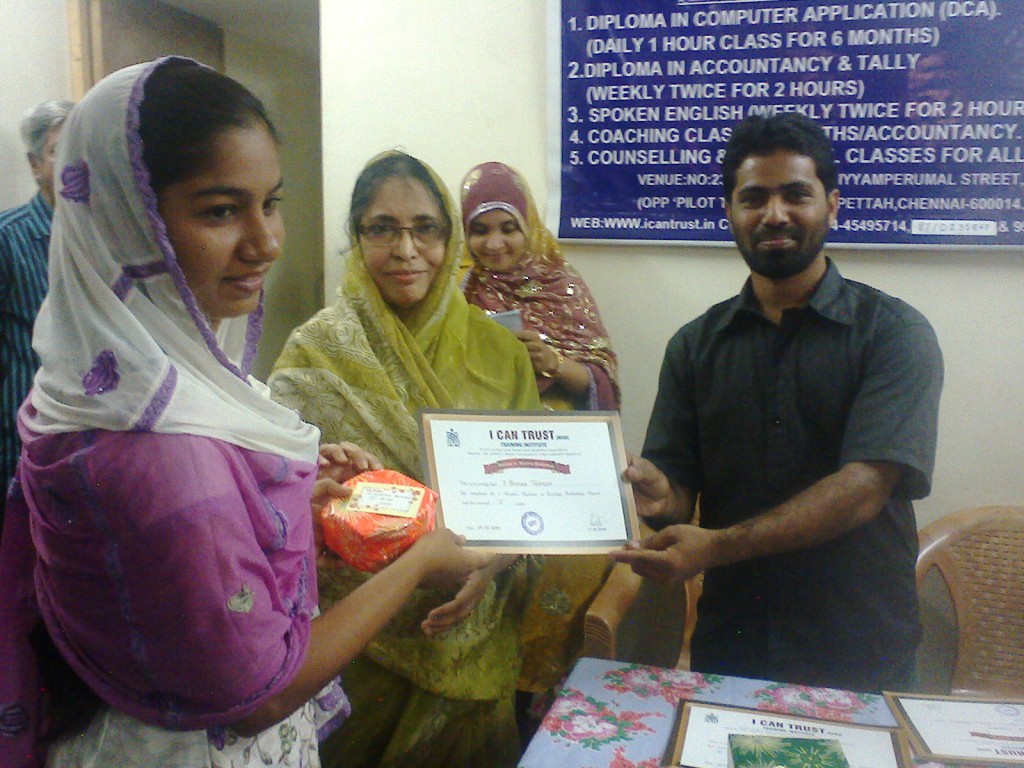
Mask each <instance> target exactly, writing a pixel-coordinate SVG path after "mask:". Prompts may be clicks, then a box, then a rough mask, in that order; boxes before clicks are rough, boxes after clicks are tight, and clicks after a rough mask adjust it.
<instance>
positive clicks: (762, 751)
mask: <svg viewBox="0 0 1024 768" xmlns="http://www.w3.org/2000/svg"><path fill="white" fill-rule="evenodd" d="M729 753H730V754H729V765H730V767H731V768H850V764H849V763H848V762H847V760H846V756H845V755H844V754H843V748H842V746H841V745H840V744H839V742H838V741H837V740H836V739H802V738H791V737H788V736H744V735H741V734H735V733H734V734H730V735H729Z"/></svg>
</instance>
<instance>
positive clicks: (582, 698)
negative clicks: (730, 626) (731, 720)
mask: <svg viewBox="0 0 1024 768" xmlns="http://www.w3.org/2000/svg"><path fill="white" fill-rule="evenodd" d="M683 701H702V702H707V703H712V704H728V705H731V706H736V707H747V708H748V709H759V710H763V711H765V712H778V713H780V714H789V715H803V716H806V717H818V718H823V719H826V720H835V721H838V722H847V723H860V724H863V725H881V726H888V727H890V728H891V727H894V726H895V725H896V721H895V720H894V719H893V717H892V714H891V713H890V712H889V708H888V706H886V703H885V700H884V699H883V698H882V697H881V696H875V695H873V694H869V693H852V692H850V691H839V690H835V689H832V688H811V687H808V686H802V685H787V684H785V683H773V682H770V681H767V680H749V679H746V678H742V677H725V676H723V675H704V674H701V673H699V672H685V671H683V670H679V669H662V668H660V667H648V666H644V665H642V664H623V663H621V662H617V661H606V660H603V659H580V660H579V662H578V663H577V664H576V667H575V668H574V669H573V671H572V672H571V673H570V675H569V677H568V678H567V679H566V681H565V684H564V685H563V686H562V688H561V690H560V691H559V693H558V698H557V699H556V700H555V702H554V704H553V705H552V706H551V709H550V710H549V711H548V713H547V715H546V716H545V718H544V720H543V722H542V723H541V726H540V729H539V730H538V731H537V734H536V736H534V737H533V740H532V741H531V742H530V746H529V748H528V749H527V750H526V753H525V754H524V755H523V757H522V759H521V760H520V762H519V768H552V767H554V768H658V766H660V765H662V760H663V758H664V757H665V755H666V752H667V751H668V746H669V741H670V740H671V739H672V737H673V735H674V729H675V724H676V710H677V709H678V707H679V706H680V702H683Z"/></svg>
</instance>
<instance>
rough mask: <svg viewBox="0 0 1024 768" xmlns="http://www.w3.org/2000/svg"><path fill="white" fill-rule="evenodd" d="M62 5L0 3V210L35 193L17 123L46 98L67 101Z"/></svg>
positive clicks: (34, 0)
mask: <svg viewBox="0 0 1024 768" xmlns="http://www.w3.org/2000/svg"><path fill="white" fill-rule="evenodd" d="M65 4H66V0H0V72H3V73H4V74H3V87H2V88H0V211H2V210H6V209H7V208H11V207H13V206H15V205H21V204H23V203H25V202H27V201H28V199H29V198H30V197H32V195H34V194H35V193H36V192H37V191H38V187H36V183H35V181H34V180H33V178H32V172H31V170H30V169H29V165H28V160H26V159H25V145H24V144H23V143H22V141H21V118H22V117H23V116H24V114H25V111H26V110H28V109H29V108H31V107H34V106H35V105H36V104H38V103H39V102H41V101H46V100H47V99H69V98H71V74H70V67H69V63H68V62H69V58H68V57H69V53H68V21H67V11H66V7H65Z"/></svg>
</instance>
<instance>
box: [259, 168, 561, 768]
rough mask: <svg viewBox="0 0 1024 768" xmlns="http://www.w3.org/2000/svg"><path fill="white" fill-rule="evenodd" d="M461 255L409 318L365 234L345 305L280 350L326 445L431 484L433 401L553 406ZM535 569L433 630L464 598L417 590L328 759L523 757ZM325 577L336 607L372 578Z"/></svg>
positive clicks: (285, 393) (510, 574) (383, 639)
mask: <svg viewBox="0 0 1024 768" xmlns="http://www.w3.org/2000/svg"><path fill="white" fill-rule="evenodd" d="M438 186H439V188H441V189H442V190H443V185H441V184H440V183H438ZM445 203H446V208H447V211H448V213H449V216H450V217H451V220H452V221H457V218H456V217H455V216H454V215H453V209H452V208H451V204H450V201H449V200H447V199H446V200H445ZM460 253H461V244H460V242H459V238H458V237H456V236H455V235H454V234H453V236H452V238H451V239H450V241H449V243H448V246H447V249H446V252H445V258H444V261H443V263H442V264H441V266H440V267H439V269H438V273H437V277H436V279H435V281H434V283H433V285H432V286H431V288H430V290H429V292H428V293H427V295H426V297H425V298H424V299H423V301H422V302H420V304H419V305H417V306H416V307H415V308H414V309H413V310H412V312H411V313H410V314H409V315H408V316H407V317H406V318H405V321H404V322H403V320H402V319H400V318H399V317H398V316H397V315H396V314H395V313H394V312H393V311H392V310H391V308H390V307H389V306H388V305H387V303H386V302H385V301H384V299H383V298H382V297H381V295H380V292H379V291H378V289H377V287H376V285H375V284H374V282H373V280H372V278H371V277H370V275H369V273H368V272H367V270H366V267H365V264H364V260H363V254H362V252H361V250H360V246H359V243H358V242H357V243H356V244H355V246H354V248H353V250H352V251H351V253H350V254H349V256H348V259H347V263H346V273H345V277H344V281H343V284H342V287H341V289H340V290H339V298H338V301H337V303H336V304H334V305H333V306H331V307H328V308H326V309H324V310H322V311H321V312H319V313H317V314H316V315H315V316H314V317H313V318H311V319H310V320H309V321H307V322H306V323H305V324H303V325H302V326H300V327H299V328H297V329H296V330H295V331H294V332H293V333H292V335H291V337H290V338H289V340H288V343H287V344H286V346H285V348H284V350H283V351H282V353H281V356H280V357H279V358H278V360H277V363H276V364H275V368H274V372H273V374H272V375H271V377H270V382H269V383H270V385H271V388H272V390H273V393H274V397H275V399H277V400H278V401H279V402H281V403H284V404H286V405H288V406H291V407H293V408H295V409H296V410H298V411H299V412H300V413H301V414H302V416H303V418H304V419H305V420H306V421H309V422H311V423H313V424H316V425H317V426H319V427H320V429H321V430H322V431H323V440H324V442H338V441H349V442H352V443H356V444H357V445H359V446H361V447H362V448H364V449H366V450H368V451H370V452H372V453H374V454H376V455H377V456H378V457H379V458H380V459H381V461H382V462H383V463H384V465H385V466H386V467H387V468H389V469H396V470H398V471H400V472H403V473H405V474H407V475H409V476H411V477H415V478H417V479H419V480H421V481H422V480H423V469H422V466H421V461H420V442H419V428H418V423H417V420H416V414H417V411H418V410H419V409H420V408H465V409H510V410H539V409H540V407H541V406H540V400H539V396H538V394H537V387H536V384H535V381H534V375H533V369H532V367H531V365H530V360H529V356H528V355H527V353H526V350H525V348H524V347H523V345H522V344H521V343H520V342H519V341H518V340H517V339H516V338H515V336H513V335H512V334H511V333H510V332H508V331H507V330H505V329H504V328H502V327H501V326H499V325H498V324H497V323H495V322H494V321H492V320H490V319H489V318H487V317H486V315H484V313H483V312H482V311H481V310H479V309H478V308H476V307H471V306H470V305H469V304H467V302H466V300H465V299H464V298H463V296H462V294H461V293H460V292H459V290H458V288H457V287H456V284H455V270H456V267H457V264H458V258H459V254H460ZM521 570H522V569H521V568H520V569H513V570H507V571H504V572H502V573H501V574H499V576H498V577H496V578H495V579H494V580H493V581H492V583H491V584H490V585H489V586H488V588H487V591H486V593H485V595H484V597H483V599H482V600H481V601H480V603H479V605H477V607H476V609H475V610H474V612H473V614H472V615H471V616H470V617H469V618H467V619H466V620H465V621H463V622H462V623H460V624H458V625H456V626H454V627H452V628H451V629H449V630H447V631H446V632H443V633H441V634H439V635H437V636H435V637H432V638H428V637H426V636H425V635H424V634H423V632H422V631H421V629H420V622H421V621H422V620H423V619H424V618H425V617H426V615H427V613H428V612H429V611H430V610H431V609H433V608H436V607H438V606H439V605H442V604H444V603H446V602H447V601H448V600H450V599H451V598H452V597H453V595H454V593H452V592H445V591H442V590H432V589H421V590H417V591H416V593H415V594H414V596H413V597H412V598H411V599H410V601H409V602H408V603H407V605H406V606H405V608H404V609H403V611H402V612H401V613H400V614H399V615H398V616H397V617H396V618H395V619H394V620H393V621H392V622H391V623H390V624H389V625H388V626H387V627H386V628H385V629H384V630H383V631H382V632H381V633H380V634H379V635H378V636H377V637H376V638H375V639H374V640H373V641H372V642H371V643H370V644H369V645H368V646H367V648H366V649H365V651H364V653H363V655H362V656H360V657H359V658H357V659H356V660H355V661H354V662H353V663H352V665H351V666H350V667H349V669H347V670H346V671H345V672H344V673H343V676H342V679H343V683H344V686H345V690H346V692H347V693H348V695H349V696H350V698H351V700H352V706H353V715H352V717H350V718H349V720H348V721H347V722H346V723H345V724H344V725H343V726H342V727H341V728H340V729H339V730H338V731H337V732H336V733H335V734H333V735H332V736H331V737H330V738H329V739H328V740H327V742H325V744H324V745H322V760H323V765H324V766H326V767H327V768H331V766H341V765H344V766H345V767H346V768H351V767H353V766H366V767H367V768H370V767H371V766H382V767H389V768H390V767H397V766H407V765H408V766H413V765H415V766H420V767H423V766H435V765H436V766H451V765H459V766H478V765H479V766H485V765H486V766H503V765H514V764H515V761H516V759H517V758H518V754H519V746H518V736H517V734H516V728H515V721H514V714H513V694H514V690H515V685H516V678H517V675H518V673H519V668H520V663H521V659H520V655H519V648H518V628H519V620H520V616H521V611H522V600H523V594H522V593H523V591H524V588H525V585H524V583H523V582H524V577H523V574H522V572H521ZM317 577H318V582H319V588H320V599H321V605H322V606H324V607H326V606H327V605H330V604H332V603H333V602H336V601H337V600H339V599H340V598H341V597H343V596H344V595H346V594H348V593H349V592H351V591H352V590H353V589H355V588H356V587H357V586H358V585H359V584H361V583H363V582H364V581H366V579H367V578H368V575H367V574H364V573H362V572H360V571H356V570H355V569H352V568H348V567H346V566H344V565H339V566H338V567H336V568H333V569H330V570H327V569H323V568H321V569H320V570H319V571H318V574H317Z"/></svg>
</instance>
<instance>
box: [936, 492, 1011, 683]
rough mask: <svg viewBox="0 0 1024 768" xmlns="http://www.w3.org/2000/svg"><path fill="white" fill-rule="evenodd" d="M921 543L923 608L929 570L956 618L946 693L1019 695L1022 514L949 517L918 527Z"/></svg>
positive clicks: (1003, 510)
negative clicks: (938, 583) (943, 590)
mask: <svg viewBox="0 0 1024 768" xmlns="http://www.w3.org/2000/svg"><path fill="white" fill-rule="evenodd" d="M920 543H921V552H920V555H919V556H918V560H917V587H918V591H919V593H920V594H921V595H922V601H924V588H925V586H926V582H927V580H929V579H931V578H932V574H933V573H934V572H933V570H932V569H934V571H935V572H937V573H938V575H939V576H940V577H941V580H942V582H943V583H944V586H945V589H946V590H948V594H949V600H950V602H951V604H952V609H953V616H954V617H955V629H956V632H955V635H956V648H955V653H954V658H953V663H952V676H951V678H950V682H949V688H950V692H951V693H953V694H957V695H969V694H979V695H1010V696H1019V695H1024V507H980V508H977V509H966V510H963V511H960V512H954V513H952V514H950V515H946V516H945V517H942V518H940V519H938V520H936V521H934V522H932V523H930V524H928V525H926V526H925V527H924V528H922V529H921V531H920ZM924 608H926V606H924V605H923V609H924ZM926 641H927V638H926Z"/></svg>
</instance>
